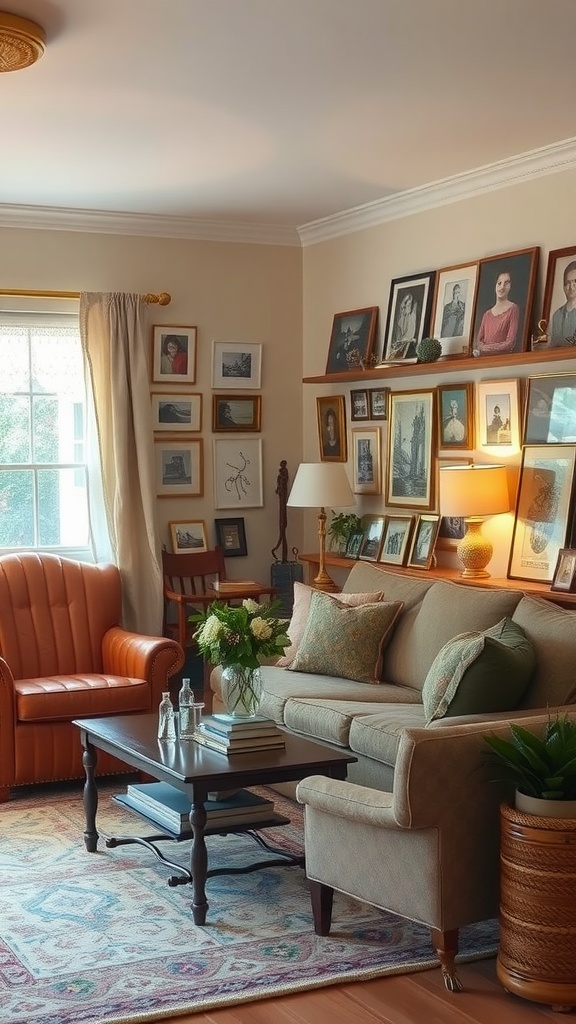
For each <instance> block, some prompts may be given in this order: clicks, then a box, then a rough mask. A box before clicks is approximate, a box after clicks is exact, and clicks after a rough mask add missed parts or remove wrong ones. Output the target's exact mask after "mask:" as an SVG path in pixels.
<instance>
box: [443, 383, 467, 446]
mask: <svg viewBox="0 0 576 1024" xmlns="http://www.w3.org/2000/svg"><path fill="white" fill-rule="evenodd" d="M473 401H474V385H473V384H470V383H461V384H446V385H443V386H442V387H439V388H438V447H439V448H445V449H447V450H448V451H451V450H452V449H454V448H464V449H467V450H470V449H472V448H474V417H473Z"/></svg>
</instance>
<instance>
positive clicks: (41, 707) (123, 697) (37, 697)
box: [14, 674, 150, 722]
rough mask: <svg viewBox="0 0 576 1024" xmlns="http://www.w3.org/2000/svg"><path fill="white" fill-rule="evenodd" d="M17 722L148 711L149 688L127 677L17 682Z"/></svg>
mask: <svg viewBox="0 0 576 1024" xmlns="http://www.w3.org/2000/svg"><path fill="white" fill-rule="evenodd" d="M14 690H15V694H16V718H17V721H19V722H46V721H53V722H54V721H58V720H59V719H62V720H70V719H73V718H97V717H98V716H100V715H110V714H114V715H123V714H129V713H130V712H132V711H149V710H150V686H149V684H148V682H147V681H146V680H144V679H131V678H130V677H128V676H110V675H97V674H93V675H91V674H86V675H76V676H45V677H44V678H40V679H17V680H15V681H14Z"/></svg>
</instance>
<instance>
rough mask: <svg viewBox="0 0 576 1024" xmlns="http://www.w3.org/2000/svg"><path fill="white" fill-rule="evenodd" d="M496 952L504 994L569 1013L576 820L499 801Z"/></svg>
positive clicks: (575, 941)
mask: <svg viewBox="0 0 576 1024" xmlns="http://www.w3.org/2000/svg"><path fill="white" fill-rule="evenodd" d="M500 820H501V853H500V868H501V894H500V951H499V953H498V958H497V974H498V978H499V980H500V982H501V983H502V985H503V986H504V988H506V989H507V990H508V991H509V992H512V993H514V995H518V996H522V997H523V998H524V999H531V1000H532V1001H533V1002H537V1003H548V1004H549V1005H551V1006H552V1008H553V1009H555V1010H559V1011H565V1012H568V1011H569V1010H570V1009H572V1007H573V1006H576V819H571V818H541V817H538V816H536V815H533V814H524V813H523V812H521V811H518V810H516V809H515V808H513V807H510V806H509V805H507V804H502V806H501V811H500Z"/></svg>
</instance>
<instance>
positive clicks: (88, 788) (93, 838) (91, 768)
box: [82, 734, 99, 853]
mask: <svg viewBox="0 0 576 1024" xmlns="http://www.w3.org/2000/svg"><path fill="white" fill-rule="evenodd" d="M82 742H83V744H84V753H83V754H82V764H83V765H84V771H85V772H86V782H85V783H84V793H83V797H82V799H83V803H84V814H85V816H86V829H85V831H84V845H85V846H86V849H87V850H88V853H96V850H97V848H98V838H99V836H98V832H97V831H96V812H97V810H98V790H97V788H96V779H95V768H96V758H97V754H96V747H93V746H92V744H91V743H90V741H89V740H88V738H87V736H86V735H84V734H83V736H82Z"/></svg>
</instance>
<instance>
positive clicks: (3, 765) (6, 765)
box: [0, 658, 16, 799]
mask: <svg viewBox="0 0 576 1024" xmlns="http://www.w3.org/2000/svg"><path fill="white" fill-rule="evenodd" d="M15 723H16V691H15V689H14V676H13V675H12V672H11V671H10V668H9V666H8V663H7V662H6V661H4V658H0V788H5V787H7V786H10V784H11V782H12V779H13V778H14V770H15V759H16V753H15V745H14V743H15V741H14V729H15ZM5 799H7V796H6V797H5Z"/></svg>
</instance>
